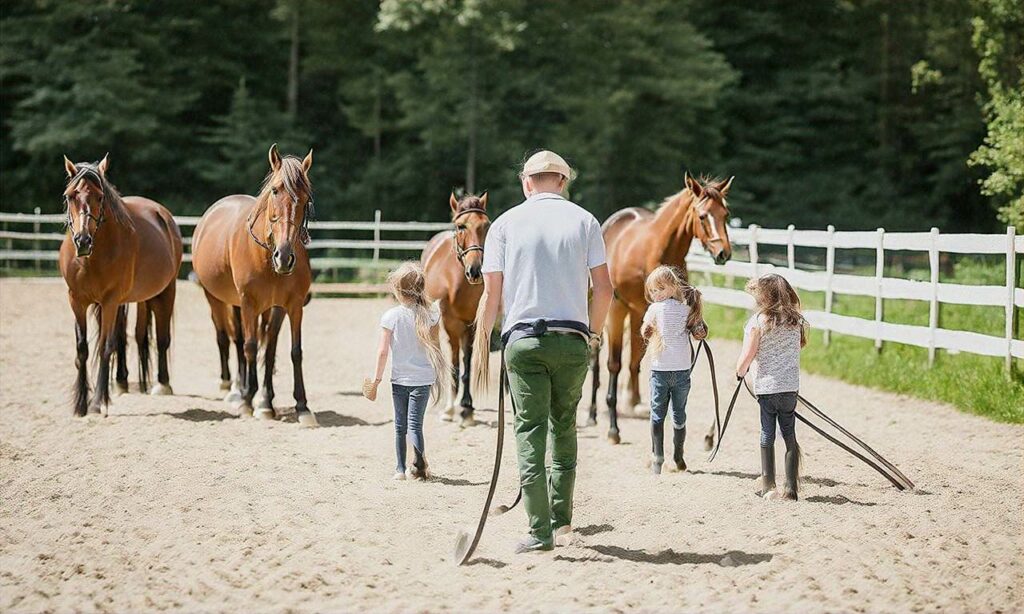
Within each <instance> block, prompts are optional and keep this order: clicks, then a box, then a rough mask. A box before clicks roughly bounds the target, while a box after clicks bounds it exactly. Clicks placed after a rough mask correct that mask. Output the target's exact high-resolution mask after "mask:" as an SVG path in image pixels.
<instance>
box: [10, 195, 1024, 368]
mask: <svg viewBox="0 0 1024 614" xmlns="http://www.w3.org/2000/svg"><path fill="white" fill-rule="evenodd" d="M175 219H176V220H177V222H178V225H179V226H181V227H182V229H183V231H186V229H189V228H192V227H194V226H195V225H196V224H197V223H198V222H199V218H198V217H184V216H183V217H177V218H175ZM64 221H65V218H64V216H63V215H60V214H41V213H39V210H38V209H37V210H36V213H35V214H25V213H3V212H0V223H2V224H3V226H4V228H3V229H0V246H3V249H0V262H2V261H32V262H35V266H36V268H37V269H41V263H43V262H51V261H55V260H57V249H56V245H54V246H53V247H49V248H46V247H44V246H45V245H47V244H50V245H53V244H55V243H58V242H60V241H61V240H62V239H63V237H64V234H63V232H56V231H54V230H55V229H51V230H49V231H47V232H43V231H42V226H43V225H59V224H63V223H64ZM19 224H31V225H32V229H33V230H32V231H31V232H30V231H25V230H11V229H9V227H10V226H11V225H15V226H16V225H19ZM449 228H451V224H449V223H447V222H385V221H383V220H382V219H381V214H380V211H377V212H376V214H375V215H374V219H373V221H319V222H311V223H310V229H311V230H313V231H318V230H319V231H349V232H370V233H372V238H368V239H351V238H317V239H314V240H313V241H312V242H311V243H310V245H309V250H310V252H311V259H310V262H311V265H312V266H313V268H314V269H316V270H322V269H344V268H378V269H384V268H388V267H391V266H393V265H394V264H395V262H396V261H397V260H396V259H387V258H383V257H382V254H381V252H382V251H384V252H399V253H401V254H402V255H403V258H406V257H408V256H405V253H406V252H408V253H410V254H411V253H416V252H420V251H421V250H422V249H423V248H424V247H425V246H426V245H427V241H425V240H408V239H397V240H396V239H382V238H381V234H382V233H391V232H404V233H407V234H408V233H427V232H437V231H441V230H447V229H449ZM183 234H184V235H185V237H184V238H185V243H186V245H188V244H190V243H191V232H187V231H186V232H183ZM729 236H730V239H731V241H732V243H733V244H734V245H736V246H746V248H747V249H746V252H747V254H748V255H749V258H748V260H747V261H738V260H732V261H730V262H727V263H726V264H724V265H716V264H714V263H713V262H712V261H711V259H710V258H709V257H708V256H707V255H706V254H704V253H703V251H702V250H701V248H700V246H699V245H696V244H695V245H694V246H693V247H692V248H691V252H690V253H689V254H688V255H687V259H686V261H687V266H688V268H689V270H690V271H693V272H704V273H715V274H722V275H726V276H730V277H741V278H751V277H757V276H759V275H763V274H765V273H769V272H772V273H778V274H780V275H782V276H783V277H785V278H786V279H788V280H789V282H790V283H791V284H792V285H793V286H794V287H795V288H797V289H800V290H809V291H814V292H824V294H825V305H824V310H807V311H806V312H805V315H806V316H807V319H808V321H809V322H810V323H811V325H812V326H814V327H815V328H818V329H821V330H823V331H825V341H826V343H828V342H829V341H830V333H831V332H836V333H841V334H845V335H853V336H856V337H863V338H867V339H873V340H874V341H875V347H876V348H881V347H882V344H883V342H886V341H888V342H896V343H904V344H909V345H915V346H919V347H924V348H927V349H928V351H929V361H930V362H931V361H934V357H935V351H936V350H937V349H944V350H950V351H955V352H969V353H972V354H981V355H985V356H1001V357H1004V359H1005V363H1006V367H1007V369H1009V368H1010V366H1011V364H1012V360H1013V358H1024V341H1022V340H1020V339H1015V338H1014V335H1015V333H1016V329H1015V320H1016V318H1017V310H1019V309H1021V308H1024V289H1022V288H1020V287H1017V286H1016V284H1017V281H1016V280H1017V275H1018V273H1017V267H1018V266H1019V264H1018V260H1019V255H1020V254H1024V236H1017V235H1016V233H1015V231H1014V229H1013V228H1012V227H1009V228H1007V229H1006V234H1005V235H999V234H941V233H939V231H938V229H937V228H933V229H931V231H930V232H885V230H884V229H881V228H879V229H878V230H875V231H852V232H848V231H836V230H835V229H834V228H833V227H831V226H830V227H829V228H828V229H827V230H796V229H795V228H794V227H793V226H790V227H788V228H784V229H779V228H760V227H758V226H749V227H747V228H733V229H731V230H730V233H729ZM15 241H16V242H18V243H19V244H25V243H31V245H32V247H31V248H23V249H15V248H14V247H13V244H14V242H15ZM765 245H770V246H776V247H785V248H786V264H785V266H782V265H776V264H773V263H769V262H765V261H762V259H761V258H760V257H759V247H761V246H765ZM798 247H799V248H818V249H824V250H825V252H826V253H825V267H824V269H823V270H818V269H813V270H812V269H809V268H808V267H807V266H805V265H803V264H802V263H801V266H800V267H798V263H797V261H796V248H798ZM848 249H857V250H871V251H873V252H874V253H875V267H874V275H854V274H848V273H837V272H836V270H835V254H836V250H848ZM339 250H342V251H348V252H356V253H359V254H363V253H365V254H366V255H365V256H362V255H360V256H358V257H357V256H349V255H344V254H339V253H337V252H338V251H339ZM893 251H901V252H904V251H910V252H924V253H927V254H928V269H929V279H928V281H921V280H912V279H903V278H899V277H887V276H886V275H885V254H886V252H893ZM332 252H333V253H332ZM940 253H953V254H980V255H996V254H1005V257H1006V283H1005V284H1004V285H998V286H997V285H970V284H958V283H946V282H941V281H940V270H939V262H940V259H939V254H940ZM185 260H186V261H190V260H191V254H190V253H188V250H186V254H185ZM700 289H701V291H702V292H703V293H704V297H705V300H707V301H709V302H711V303H717V304H721V305H726V306H731V307H740V308H745V309H749V308H751V307H752V306H753V301H752V299H751V297H750V296H749V295H747V294H746V293H745V292H742V291H739V290H734V289H731V288H722V287H712V286H702V287H700ZM836 295H854V296H867V297H873V298H874V299H875V316H874V318H873V319H867V318H859V317H854V316H847V315H840V314H836V313H833V305H834V298H835V296H836ZM888 299H903V300H917V301H926V302H928V304H929V322H928V326H916V325H909V324H896V323H892V322H885V321H884V308H883V306H884V302H883V301H885V300H888ZM941 304H954V305H973V306H988V307H1003V309H1004V315H1005V333H1004V335H1003V336H1002V337H996V336H993V335H985V334H981V333H975V332H968V331H960V330H949V329H943V328H941V327H940V326H939V322H938V319H939V318H938V315H939V306H940V305H941Z"/></svg>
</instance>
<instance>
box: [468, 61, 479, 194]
mask: <svg viewBox="0 0 1024 614" xmlns="http://www.w3.org/2000/svg"><path fill="white" fill-rule="evenodd" d="M476 68H477V62H476V54H475V53H472V52H471V57H470V73H469V116H468V117H467V120H466V141H467V142H466V193H467V194H474V193H476V137H477V123H478V118H477V104H478V100H479V92H478V91H477V71H476Z"/></svg>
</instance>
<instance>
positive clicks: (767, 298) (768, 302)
mask: <svg viewBox="0 0 1024 614" xmlns="http://www.w3.org/2000/svg"><path fill="white" fill-rule="evenodd" d="M746 291H747V292H749V293H750V295H751V296H753V297H754V302H755V303H756V309H757V312H758V313H759V314H761V315H763V316H764V330H765V332H769V331H771V330H772V329H773V328H775V327H777V326H787V327H788V326H799V327H800V345H801V346H804V345H807V320H806V319H805V318H804V315H803V313H802V312H801V307H800V296H799V295H797V293H796V290H794V289H793V286H791V285H789V282H788V281H786V278H785V277H783V276H782V275H778V274H776V273H769V274H768V275H763V276H761V277H758V278H757V279H751V280H750V281H748V282H747V286H746Z"/></svg>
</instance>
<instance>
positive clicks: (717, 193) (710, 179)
mask: <svg viewBox="0 0 1024 614" xmlns="http://www.w3.org/2000/svg"><path fill="white" fill-rule="evenodd" d="M697 181H698V183H700V186H701V189H703V190H704V193H705V194H707V195H708V197H709V198H712V199H714V200H717V201H718V202H720V203H722V204H723V205H724V204H725V196H724V195H723V194H722V192H721V190H719V189H718V188H716V187H715V186H716V185H717V184H719V183H721V182H722V178H721V177H715V176H712V175H701V176H700V178H699V179H698V180H697ZM687 190H689V188H685V187H684V188H683V189H682V190H679V191H678V192H676V193H675V194H673V195H671V196H669V197H668V198H666V199H665V200H663V201H662V202H661V204H660V205H658V208H657V210H658V211H660V210H662V209H664V208H665V207H667V206H669V205H671V204H675V203H676V202H677V201H679V200H681V199H682V198H683V195H684V194H685V193H686V192H687ZM693 204H694V202H693V199H692V198H691V199H690V202H689V203H688V205H687V206H688V207H689V208H692V207H693Z"/></svg>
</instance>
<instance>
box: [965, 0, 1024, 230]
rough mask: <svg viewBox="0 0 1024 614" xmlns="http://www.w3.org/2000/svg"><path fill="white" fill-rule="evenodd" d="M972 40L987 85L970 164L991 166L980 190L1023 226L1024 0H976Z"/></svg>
mask: <svg viewBox="0 0 1024 614" xmlns="http://www.w3.org/2000/svg"><path fill="white" fill-rule="evenodd" d="M977 4H978V6H979V15H978V16H977V17H975V18H974V20H973V21H972V24H973V26H974V38H973V42H974V46H975V48H976V49H977V51H978V55H979V56H980V62H979V64H978V72H979V73H980V74H981V76H982V78H983V79H984V80H985V83H986V85H987V86H988V102H987V103H986V105H985V114H986V117H987V119H988V134H986V135H985V142H984V143H983V144H982V145H981V146H980V147H979V148H978V150H977V151H975V152H974V154H972V155H971V164H973V165H981V166H985V167H987V168H988V169H989V170H990V174H989V175H988V177H986V178H985V179H984V181H983V182H982V184H981V186H982V192H983V193H984V194H986V195H989V196H993V197H995V202H996V203H997V205H999V217H1000V219H1001V220H1003V221H1005V222H1006V223H1008V224H1013V225H1014V226H1016V227H1017V231H1018V232H1024V1H1022V0H978V2H977Z"/></svg>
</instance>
